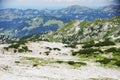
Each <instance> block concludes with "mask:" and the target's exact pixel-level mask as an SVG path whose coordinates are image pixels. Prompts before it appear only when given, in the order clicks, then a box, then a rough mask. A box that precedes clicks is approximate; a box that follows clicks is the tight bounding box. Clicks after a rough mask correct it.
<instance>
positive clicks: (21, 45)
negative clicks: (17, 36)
mask: <svg viewBox="0 0 120 80" xmlns="http://www.w3.org/2000/svg"><path fill="white" fill-rule="evenodd" d="M26 43H27V42H26V41H22V40H21V41H17V42H14V43H12V44H10V45H9V46H8V47H4V49H5V50H7V51H8V50H9V49H13V51H14V53H16V52H19V53H23V52H32V51H31V50H29V49H28V47H27V46H26Z"/></svg>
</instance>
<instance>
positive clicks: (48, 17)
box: [0, 5, 120, 38]
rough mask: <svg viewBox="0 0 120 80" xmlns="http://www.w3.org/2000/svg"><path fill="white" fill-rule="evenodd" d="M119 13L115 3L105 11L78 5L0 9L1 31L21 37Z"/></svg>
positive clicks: (119, 10)
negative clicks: (68, 23) (74, 21)
mask: <svg viewBox="0 0 120 80" xmlns="http://www.w3.org/2000/svg"><path fill="white" fill-rule="evenodd" d="M105 9H107V7H105ZM108 9H109V7H108ZM119 13H120V8H119V7H118V6H115V5H114V7H112V11H111V8H110V11H109V10H108V11H104V9H101V10H99V9H97V10H96V9H89V8H86V7H81V6H78V5H72V6H69V7H67V8H63V9H60V10H48V9H47V10H41V11H39V10H36V9H27V10H20V9H0V33H4V34H6V35H10V36H11V37H18V38H21V37H24V36H27V35H32V34H38V33H46V32H49V31H56V30H57V29H58V28H59V27H60V26H62V25H63V24H64V23H67V22H70V21H72V20H87V21H91V20H94V19H96V18H101V19H104V18H111V17H114V16H117V15H120V14H119ZM16 23H17V24H16ZM45 25H46V27H45ZM36 30H37V31H36Z"/></svg>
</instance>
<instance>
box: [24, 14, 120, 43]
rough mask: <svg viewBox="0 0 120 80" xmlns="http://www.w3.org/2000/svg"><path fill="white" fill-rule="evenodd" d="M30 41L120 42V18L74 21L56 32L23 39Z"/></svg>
mask: <svg viewBox="0 0 120 80" xmlns="http://www.w3.org/2000/svg"><path fill="white" fill-rule="evenodd" d="M23 39H25V40H30V41H40V40H43V41H51V42H62V43H67V44H72V43H74V44H75V43H77V44H78V43H83V42H88V41H91V40H94V41H99V40H105V39H109V40H113V41H118V42H120V16H117V17H114V18H110V19H95V20H93V21H77V20H75V21H72V22H69V23H67V24H65V25H64V26H62V27H60V28H59V29H58V30H57V31H55V32H49V33H46V34H42V35H41V34H37V35H32V36H28V37H25V38H23Z"/></svg>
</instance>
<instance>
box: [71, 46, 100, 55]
mask: <svg viewBox="0 0 120 80" xmlns="http://www.w3.org/2000/svg"><path fill="white" fill-rule="evenodd" d="M96 53H102V51H101V50H100V49H93V48H85V49H81V50H79V51H77V52H73V53H72V55H73V56H75V55H80V54H84V55H90V54H96Z"/></svg>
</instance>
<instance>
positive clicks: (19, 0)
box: [0, 0, 119, 9]
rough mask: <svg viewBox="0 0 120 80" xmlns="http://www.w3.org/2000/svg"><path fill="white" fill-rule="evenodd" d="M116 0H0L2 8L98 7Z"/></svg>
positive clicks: (113, 2)
mask: <svg viewBox="0 0 120 80" xmlns="http://www.w3.org/2000/svg"><path fill="white" fill-rule="evenodd" d="M115 1H119V0H0V8H20V9H28V8H32V9H45V8H47V9H59V8H63V7H67V6H70V5H81V6H87V7H91V8H98V7H102V6H107V5H111V4H117V2H115Z"/></svg>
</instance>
